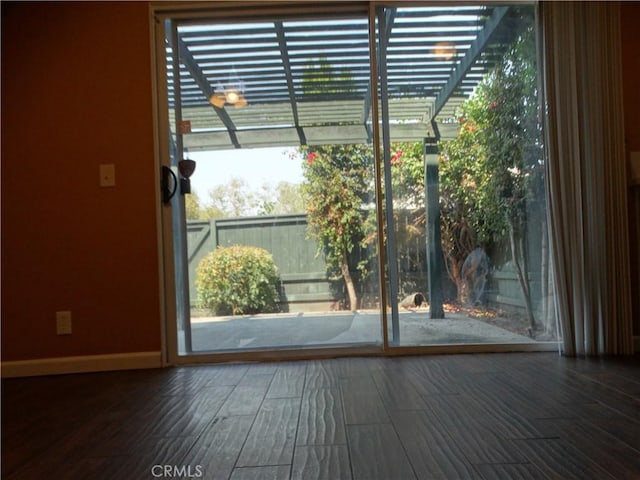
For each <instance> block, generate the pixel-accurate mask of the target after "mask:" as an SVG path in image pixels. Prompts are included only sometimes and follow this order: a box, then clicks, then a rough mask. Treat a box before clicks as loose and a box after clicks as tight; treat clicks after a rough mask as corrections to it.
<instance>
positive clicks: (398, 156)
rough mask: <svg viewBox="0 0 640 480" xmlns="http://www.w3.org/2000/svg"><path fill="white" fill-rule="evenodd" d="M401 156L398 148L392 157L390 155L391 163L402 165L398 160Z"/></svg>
mask: <svg viewBox="0 0 640 480" xmlns="http://www.w3.org/2000/svg"><path fill="white" fill-rule="evenodd" d="M401 156H402V150H398V151H397V152H396V153H395V154H394V155H393V157H391V165H398V166H400V165H402V162H401V161H400V157H401Z"/></svg>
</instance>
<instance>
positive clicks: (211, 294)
mask: <svg viewBox="0 0 640 480" xmlns="http://www.w3.org/2000/svg"><path fill="white" fill-rule="evenodd" d="M278 281H279V277H278V271H277V268H276V265H275V263H274V261H273V257H272V256H271V254H270V253H269V252H267V251H266V250H264V249H262V248H257V247H249V246H245V245H232V246H230V247H218V248H217V249H215V250H214V251H213V252H211V253H210V254H208V255H207V256H206V257H204V258H203V259H202V260H201V261H200V264H199V265H198V268H197V269H196V288H197V290H198V303H199V305H200V307H202V308H208V309H211V310H213V311H215V313H216V315H228V314H233V315H239V314H245V313H261V312H262V313H266V312H275V311H277V305H278V292H277V288H276V287H277V285H278Z"/></svg>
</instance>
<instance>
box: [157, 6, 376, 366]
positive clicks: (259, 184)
mask: <svg viewBox="0 0 640 480" xmlns="http://www.w3.org/2000/svg"><path fill="white" fill-rule="evenodd" d="M168 45H169V47H168V52H169V64H170V67H169V71H170V72H172V74H171V75H169V86H170V87H169V97H170V99H169V103H170V119H169V123H170V130H171V132H172V143H173V145H175V150H176V154H175V158H176V159H180V160H181V161H174V162H173V163H174V164H175V165H176V168H175V169H174V170H175V172H174V173H175V174H176V176H177V177H178V183H179V187H180V189H181V191H180V192H179V194H178V195H176V196H175V198H174V200H173V202H174V203H173V207H174V208H175V210H176V213H175V215H174V218H176V219H178V220H179V221H182V226H181V228H174V237H175V240H174V242H175V245H176V248H183V247H184V250H183V252H184V254H183V255H182V256H181V258H183V270H182V271H184V272H185V276H184V278H185V281H184V283H185V285H184V286H185V288H184V289H183V291H184V295H183V297H182V299H180V298H178V303H180V302H182V305H183V306H184V307H185V308H186V309H187V310H188V314H187V315H186V320H185V321H184V322H183V323H181V324H180V325H179V327H178V329H179V331H180V332H181V336H180V338H182V339H184V340H183V341H181V342H180V352H181V353H185V354H191V353H220V352H239V351H261V350H269V349H307V348H325V347H353V346H366V345H369V346H377V347H378V348H380V347H381V345H382V334H381V323H380V322H381V314H380V299H379V297H380V294H379V289H380V284H379V268H378V264H377V259H378V257H377V255H376V254H375V252H376V247H377V228H378V225H377V220H376V205H377V202H376V193H375V171H374V170H375V169H374V166H375V163H374V155H373V149H372V148H371V140H372V131H371V120H370V118H367V114H365V113H363V112H367V110H369V111H370V105H371V95H372V93H371V86H370V80H369V79H370V54H369V51H370V48H369V27H368V20H367V16H366V15H352V14H349V15H346V16H343V17H340V18H334V17H328V16H322V17H318V16H315V17H313V18H310V17H306V18H304V19H301V18H296V17H291V16H282V17H278V18H269V19H256V20H255V21H244V20H243V21H224V22H222V21H220V20H211V21H208V20H197V21H183V22H182V21H181V22H180V23H178V24H176V25H174V27H173V30H172V35H171V38H169V39H168ZM178 78H179V81H177V79H178ZM185 160H187V161H188V162H185ZM191 161H195V171H194V172H193V173H192V175H190V176H189V177H188V178H187V175H186V173H188V172H184V171H181V170H180V168H181V167H186V165H188V164H189V163H191ZM180 212H183V214H182V215H183V219H182V220H180ZM181 239H184V245H181ZM178 270H179V269H178ZM180 278H183V277H180ZM177 287H178V289H179V288H180V285H179V284H178V285H177Z"/></svg>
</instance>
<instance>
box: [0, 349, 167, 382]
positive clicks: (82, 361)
mask: <svg viewBox="0 0 640 480" xmlns="http://www.w3.org/2000/svg"><path fill="white" fill-rule="evenodd" d="M161 366H162V355H161V353H160V352H133V353H115V354H110V355H87V356H78V357H59V358H40V359H36V360H18V361H13V362H2V363H0V372H1V373H2V377H3V378H5V377H33V376H39V375H60V374H65V373H87V372H105V371H110V370H136V369H142V368H160V367H161Z"/></svg>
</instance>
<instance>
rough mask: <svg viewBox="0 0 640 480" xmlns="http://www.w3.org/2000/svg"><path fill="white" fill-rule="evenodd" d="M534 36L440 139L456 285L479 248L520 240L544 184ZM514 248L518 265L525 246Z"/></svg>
mask: <svg viewBox="0 0 640 480" xmlns="http://www.w3.org/2000/svg"><path fill="white" fill-rule="evenodd" d="M534 41H535V35H534V32H533V30H532V29H529V30H527V31H525V32H523V34H522V35H521V36H520V37H519V38H518V39H517V41H516V42H514V44H513V45H512V46H511V47H510V48H509V50H508V51H507V53H506V54H505V56H504V57H503V59H502V61H501V62H500V63H499V64H498V65H497V66H496V67H495V68H494V69H493V70H492V71H491V72H490V73H489V75H488V76H487V77H486V78H485V79H484V80H483V82H482V83H481V84H480V85H479V87H478V89H477V90H476V92H475V94H474V96H473V97H472V98H471V99H469V100H467V101H466V102H465V103H464V104H463V105H462V107H461V110H460V112H459V116H458V122H459V125H460V132H459V135H458V137H457V138H456V139H454V140H451V141H446V142H441V143H440V145H439V148H440V153H441V158H440V189H441V205H440V206H441V222H442V223H441V229H442V244H443V251H444V254H445V257H446V265H447V269H448V272H449V275H450V277H451V278H452V279H453V280H454V281H455V282H456V284H457V285H458V286H460V278H459V272H460V267H461V265H462V262H464V259H465V258H466V256H467V255H468V254H469V253H470V252H471V251H472V250H473V249H474V248H476V247H478V246H482V247H484V248H487V246H489V245H490V244H493V245H504V244H506V243H507V242H509V243H510V244H511V245H512V247H511V248H512V250H513V248H514V247H513V245H515V243H516V242H515V240H516V239H515V236H517V237H518V241H519V242H521V240H522V239H523V238H524V235H525V229H526V225H527V209H528V201H529V200H530V199H531V198H532V197H533V196H534V195H535V196H539V195H540V193H541V191H542V182H543V176H542V146H541V142H540V125H539V122H538V101H537V90H536V66H535V58H536V57H535V43H534ZM512 254H513V258H514V262H515V263H516V267H517V264H518V263H519V262H520V259H522V258H524V252H523V251H522V249H520V251H519V252H515V251H514V252H512ZM525 289H526V286H525ZM525 295H526V294H525Z"/></svg>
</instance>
